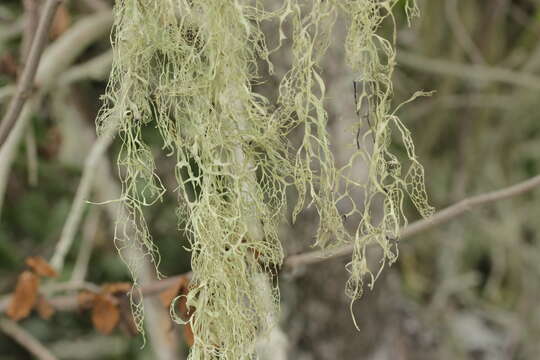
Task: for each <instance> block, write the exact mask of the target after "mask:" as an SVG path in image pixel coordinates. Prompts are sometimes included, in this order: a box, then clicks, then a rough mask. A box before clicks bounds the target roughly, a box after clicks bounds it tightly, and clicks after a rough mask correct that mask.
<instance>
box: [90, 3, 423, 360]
mask: <svg viewBox="0 0 540 360" xmlns="http://www.w3.org/2000/svg"><path fill="white" fill-rule="evenodd" d="M396 4H397V0H387V1H378V0H363V1H342V0H333V1H305V0H284V3H283V6H282V7H281V8H279V9H278V10H275V11H268V10H266V9H265V8H264V7H263V5H262V3H260V2H258V1H249V0H160V1H155V0H119V1H117V2H116V6H115V9H114V11H115V26H114V33H113V36H112V43H113V49H114V61H113V69H112V73H111V78H110V81H109V85H108V88H107V91H106V94H105V96H104V106H103V108H102V111H101V112H100V114H99V117H98V120H97V124H98V129H99V131H103V129H105V128H107V127H109V126H116V127H118V134H119V137H120V139H121V142H122V149H121V151H120V154H119V157H118V164H119V169H120V171H119V174H120V178H121V181H122V198H121V199H120V200H121V202H122V205H123V207H122V208H123V212H122V214H123V215H122V216H121V217H119V219H118V224H117V231H116V234H115V243H116V245H117V247H118V248H119V249H120V250H122V249H125V248H129V247H137V248H138V249H140V250H142V251H139V253H143V254H144V256H148V257H149V258H150V259H152V261H153V262H154V263H155V264H156V266H157V264H158V262H159V254H158V253H157V250H156V247H155V245H154V244H153V243H152V239H151V236H150V233H149V230H148V227H147V225H146V223H145V220H144V214H143V209H144V208H145V207H147V206H150V205H152V204H153V203H155V202H156V201H159V200H160V199H161V197H162V196H163V194H164V193H165V187H164V185H163V184H162V183H161V181H160V179H159V177H158V176H157V174H156V168H155V163H154V159H153V154H152V152H151V148H150V145H149V144H148V143H147V142H146V141H145V139H144V138H143V131H144V130H145V128H148V127H155V128H157V129H158V131H159V133H160V136H161V139H162V142H163V150H164V151H165V152H166V154H167V155H168V156H173V157H175V159H176V178H177V183H178V188H177V189H175V190H176V193H177V194H178V198H179V206H178V218H179V224H180V229H181V230H182V231H183V232H185V233H186V234H187V235H188V239H189V243H190V250H191V254H192V259H191V262H192V269H193V279H192V281H191V286H190V291H189V294H188V295H187V305H188V306H190V307H192V308H193V309H195V312H194V313H193V314H192V316H191V317H190V319H189V322H190V324H191V327H192V329H193V332H194V338H195V342H194V345H193V348H192V351H191V354H190V359H211V358H222V359H247V358H251V357H252V356H253V351H254V350H253V346H254V343H255V340H256V338H257V337H258V336H261V335H262V334H264V333H266V332H267V331H268V330H269V329H270V327H271V326H272V325H273V324H272V322H273V320H272V319H274V318H275V316H273V314H275V312H276V311H277V310H278V307H279V291H278V287H277V283H276V282H275V281H274V280H275V279H273V277H272V275H271V274H273V273H274V271H273V270H274V269H275V268H277V267H279V266H280V265H281V264H282V261H283V250H282V247H281V244H280V241H279V238H278V227H279V224H280V223H281V221H283V218H284V213H285V209H286V207H287V203H286V196H285V191H286V189H287V188H288V187H294V188H295V189H296V191H297V193H298V201H297V202H296V205H295V206H294V210H293V219H295V218H296V217H297V216H298V214H299V213H300V212H301V211H302V209H304V208H306V206H311V205H313V206H314V207H315V208H316V209H317V211H318V214H319V216H320V221H319V227H318V231H317V240H316V244H317V245H318V246H320V247H322V248H325V249H327V248H332V247H334V246H336V245H340V244H343V243H350V242H353V243H354V244H355V250H354V254H353V258H352V261H351V263H350V264H349V265H348V269H349V271H350V272H351V278H350V281H349V283H348V286H347V289H348V293H349V295H350V296H351V297H352V298H353V299H355V298H357V297H358V296H359V295H360V293H361V289H362V280H363V278H364V276H365V275H367V274H372V271H370V269H369V268H368V266H367V261H366V248H367V246H368V245H369V244H372V243H375V244H378V245H379V246H380V247H381V248H382V249H383V261H384V260H385V259H386V260H388V261H390V262H392V261H394V260H395V257H396V254H395V252H394V251H393V250H392V245H393V244H394V241H393V239H395V238H397V237H398V235H399V228H400V227H401V226H402V225H403V224H405V223H406V218H405V216H404V214H403V210H402V207H403V201H404V197H405V196H404V195H405V193H408V194H409V196H410V198H411V199H412V201H413V203H414V204H415V205H416V206H417V208H418V209H419V210H420V212H421V214H422V215H424V216H427V215H429V214H430V213H431V212H432V209H431V208H430V207H429V205H428V204H427V196H426V192H425V188H424V185H423V176H424V172H423V168H422V166H421V165H420V163H419V162H418V160H417V158H416V155H415V153H414V145H413V143H412V139H411V135H410V132H409V131H408V130H407V129H406V128H405V126H404V125H403V123H401V121H400V120H399V118H398V117H397V115H396V110H391V101H392V83H391V76H392V72H393V69H394V62H395V54H394V48H395V40H386V39H384V38H383V37H381V36H380V35H378V30H379V27H380V25H381V23H382V22H383V20H384V19H386V18H389V19H391V20H392V21H393V16H392V8H393V7H394V6H395V5H396ZM406 11H407V13H410V14H415V13H416V11H417V8H416V5H415V4H414V3H413V2H407V5H406ZM338 14H341V16H345V17H347V18H348V22H349V35H348V37H347V39H346V44H345V48H346V53H347V62H348V64H349V66H350V67H351V68H352V70H354V71H355V72H356V73H358V74H361V77H359V78H358V79H356V80H355V81H356V82H355V83H356V84H358V86H359V88H360V92H359V93H358V96H357V104H358V106H357V110H358V113H359V114H361V113H366V114H367V115H366V116H367V119H368V121H367V122H368V123H369V128H368V129H367V130H366V131H365V132H364V133H363V141H362V144H361V145H362V146H361V147H359V149H358V150H357V152H356V153H355V154H354V155H353V157H352V158H351V160H350V162H349V163H348V164H347V165H346V166H345V167H344V168H342V169H337V168H336V166H335V164H334V158H333V156H332V152H331V149H330V143H329V136H328V134H327V121H328V115H327V113H326V111H325V108H324V101H325V84H324V81H323V79H322V76H321V72H322V69H321V65H320V64H321V59H322V57H323V56H324V54H325V52H326V49H327V48H328V46H329V43H330V36H331V34H332V29H333V25H334V22H335V19H336V17H337V16H338ZM269 19H276V20H277V22H278V23H279V28H278V29H277V31H278V34H279V40H280V41H279V43H280V45H282V43H283V42H284V41H283V40H285V37H286V36H287V34H286V31H285V26H284V24H285V23H286V22H290V23H291V27H292V31H291V34H290V35H289V36H290V37H291V43H292V55H293V61H292V66H291V69H290V70H289V71H288V72H287V73H286V75H285V76H284V77H283V79H282V80H281V83H280V85H279V96H278V99H277V102H276V104H271V103H270V101H269V100H268V99H267V98H265V97H264V96H262V95H261V94H258V93H257V92H255V91H254V90H253V86H254V84H256V83H258V82H259V81H261V79H260V76H261V71H260V70H259V64H260V63H261V61H262V62H265V63H266V64H267V65H268V66H267V67H268V69H269V70H270V71H272V63H271V61H270V58H271V53H272V51H270V50H269V49H268V48H267V46H266V40H265V34H263V32H262V30H261V28H260V25H261V23H262V22H263V21H266V20H269ZM366 107H367V109H366ZM358 121H359V126H358V127H359V128H360V127H362V126H365V125H366V124H364V122H365V119H364V117H359V120H358ZM293 129H302V131H303V141H302V144H301V145H300V147H298V148H294V149H293V147H292V145H291V143H290V141H289V140H288V138H287V137H288V136H289V135H290V133H291V131H292V130H293ZM392 129H397V130H398V131H399V133H400V134H401V136H402V139H403V144H404V146H405V148H406V150H407V155H408V158H409V160H410V162H411V165H410V166H409V169H408V170H407V171H406V173H405V174H402V170H401V168H402V165H401V164H400V162H399V160H398V158H397V156H396V155H395V154H393V153H391V152H390V143H391V141H390V139H391V131H392ZM353 137H354V138H355V137H356V135H354V136H353ZM369 139H372V140H373V141H372V142H370V140H369ZM359 144H360V142H359ZM356 161H363V162H364V164H365V166H367V167H368V169H369V179H368V181H367V182H366V183H361V182H360V181H358V179H355V178H354V175H353V174H352V172H351V171H350V169H351V168H352V167H353V166H354V165H355V164H354V163H355V162H356ZM357 191H361V192H363V199H364V202H363V204H362V205H363V206H359V205H358V204H357V199H354V198H353V194H355V193H356V192H357ZM308 199H309V203H307V200H308ZM343 199H346V200H349V201H350V202H351V203H353V204H355V205H354V207H353V210H352V211H351V213H348V214H341V213H340V211H339V207H338V204H339V203H340V201H343ZM378 207H381V208H382V210H381V211H382V215H381V216H379V218H380V219H377V217H374V216H373V214H374V213H376V211H378V209H377V208H378ZM353 213H358V214H360V215H361V219H360V221H359V223H358V225H357V227H356V231H354V232H353V233H350V232H348V231H347V230H346V226H345V220H344V218H343V215H345V217H347V216H348V215H351V214H353ZM123 253H124V252H123V251H121V254H123ZM140 260H141V259H138V258H133V257H126V256H124V261H126V263H127V265H128V267H129V269H130V270H131V272H132V274H133V276H134V282H135V284H137V283H138V280H137V277H136V274H137V271H136V267H137V266H139V265H140V263H141V261H140ZM372 276H373V279H374V278H375V277H376V273H375V275H372ZM261 279H267V280H264V281H266V282H267V283H268V284H270V285H271V286H270V290H269V291H266V290H263V289H268V286H267V284H265V285H261V283H260V282H261V281H263V280H261ZM136 298H137V299H139V297H138V296H137V297H136ZM268 298H270V300H271V301H268ZM134 310H135V313H136V315H137V316H136V320H137V324H138V326H139V328H140V329H141V330H142V308H141V307H140V302H134ZM175 318H176V320H177V321H179V322H181V319H179V318H177V317H175Z"/></svg>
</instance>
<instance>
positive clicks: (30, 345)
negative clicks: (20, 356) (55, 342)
mask: <svg viewBox="0 0 540 360" xmlns="http://www.w3.org/2000/svg"><path fill="white" fill-rule="evenodd" d="M0 329H1V330H2V332H4V334H6V335H7V336H9V337H10V338H12V339H13V340H15V341H16V342H17V343H18V344H19V345H21V346H22V347H24V348H25V349H26V350H28V352H29V353H31V354H32V355H34V356H35V357H36V358H37V359H39V360H56V357H55V356H54V355H53V354H52V353H51V352H50V351H49V350H48V349H47V348H46V347H45V346H43V344H41V343H40V342H39V341H38V340H37V339H36V338H34V337H33V336H32V335H31V334H30V333H28V332H27V331H26V330H24V329H23V328H22V327H21V326H19V325H18V324H17V323H16V322H14V321H11V320H9V319H6V318H0Z"/></svg>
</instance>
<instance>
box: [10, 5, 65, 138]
mask: <svg viewBox="0 0 540 360" xmlns="http://www.w3.org/2000/svg"><path fill="white" fill-rule="evenodd" d="M61 3H62V0H48V1H47V3H46V4H45V7H44V9H43V12H42V14H41V17H40V21H39V25H38V28H37V30H36V34H35V36H34V39H33V40H32V46H31V48H30V53H29V54H28V59H27V61H26V63H25V66H24V70H23V72H22V75H21V78H20V79H19V82H18V84H17V91H16V92H15V96H14V97H13V98H12V99H11V102H10V104H9V107H8V109H7V111H6V114H5V115H4V118H3V119H2V123H1V124H0V146H2V145H3V144H4V142H5V141H6V139H7V137H8V135H9V132H10V131H11V128H12V127H13V125H14V124H15V123H16V122H17V119H18V118H19V115H20V113H21V110H22V108H23V105H24V103H25V102H26V99H27V98H28V96H29V94H30V92H31V89H32V87H33V84H34V78H35V76H36V72H37V69H38V66H39V61H40V60H41V55H42V54H43V50H44V49H45V44H46V42H47V37H48V35H49V29H50V27H51V24H52V22H53V20H54V15H55V13H56V9H57V8H58V6H60V4H61Z"/></svg>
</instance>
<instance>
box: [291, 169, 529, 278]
mask: <svg viewBox="0 0 540 360" xmlns="http://www.w3.org/2000/svg"><path fill="white" fill-rule="evenodd" d="M537 187H540V175H537V176H535V177H533V178H531V179H529V180H526V181H523V182H521V183H518V184H516V185H513V186H510V187H507V188H504V189H501V190H496V191H492V192H489V193H486V194H482V195H477V196H473V197H470V198H466V199H463V200H461V201H459V202H458V203H456V204H454V205H452V206H449V207H447V208H445V209H443V210H441V211H439V212H437V213H436V214H435V215H433V216H432V217H430V218H428V219H423V220H419V221H416V222H414V223H412V224H410V225H409V226H407V227H405V228H404V229H403V230H402V231H401V233H400V239H406V238H408V237H411V236H413V235H416V234H418V233H421V232H422V231H425V230H428V229H430V228H432V227H435V226H437V225H440V224H444V223H446V222H448V221H450V220H452V219H454V218H455V217H457V216H459V215H462V214H463V213H465V212H467V211H469V210H471V209H472V208H474V207H477V206H480V205H486V204H489V203H493V202H496V201H499V200H504V199H507V198H510V197H513V196H517V195H521V194H524V193H526V192H528V191H531V190H534V189H535V188H537ZM352 251H353V245H346V246H343V247H340V248H338V249H336V250H334V251H331V252H330V251H320V250H317V251H311V252H308V253H304V254H299V255H293V256H289V257H287V258H286V259H285V262H284V265H283V268H284V271H291V270H293V269H294V268H296V267H298V266H300V265H309V264H316V263H319V262H322V261H326V260H328V259H329V258H334V257H338V256H344V255H349V254H350V253H352Z"/></svg>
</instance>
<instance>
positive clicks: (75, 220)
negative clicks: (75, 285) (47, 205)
mask: <svg viewBox="0 0 540 360" xmlns="http://www.w3.org/2000/svg"><path fill="white" fill-rule="evenodd" d="M115 133H116V129H115V128H111V129H110V130H109V131H108V132H107V133H106V134H103V135H102V136H100V137H99V139H98V140H97V141H96V143H95V145H94V146H93V147H92V150H91V151H90V154H89V155H88V158H87V159H86V163H85V166H84V171H83V177H82V178H81V182H80V183H79V187H78V188H77V193H76V194H75V198H74V199H73V204H72V205H71V210H70V212H69V216H68V218H67V220H66V222H65V225H64V228H63V229H62V235H61V237H60V240H59V241H58V243H57V244H56V249H55V251H54V255H53V256H52V258H51V265H52V266H53V267H54V268H55V269H56V270H57V271H58V272H60V271H62V268H63V267H64V259H65V257H66V255H67V253H68V251H69V249H70V248H71V245H72V244H73V239H74V238H75V234H76V232H77V230H78V228H79V224H80V222H81V219H82V215H83V211H84V209H85V203H86V200H87V199H88V195H89V193H90V190H91V188H92V185H93V180H94V175H95V173H96V172H95V169H96V167H97V166H98V165H99V163H100V162H101V160H102V157H103V154H104V153H105V151H106V150H107V149H108V147H109V145H110V144H111V143H112V141H113V140H114V134H115Z"/></svg>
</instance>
